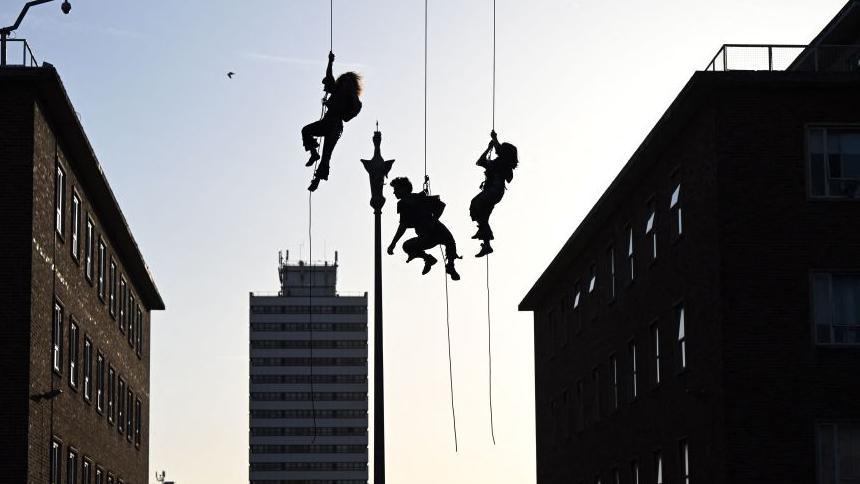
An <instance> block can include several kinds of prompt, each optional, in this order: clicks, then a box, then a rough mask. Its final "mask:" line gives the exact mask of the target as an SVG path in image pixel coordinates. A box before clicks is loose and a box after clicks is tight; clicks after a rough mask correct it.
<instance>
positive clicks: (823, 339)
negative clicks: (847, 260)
mask: <svg viewBox="0 0 860 484" xmlns="http://www.w3.org/2000/svg"><path fill="white" fill-rule="evenodd" d="M812 309H813V310H812V314H813V318H814V322H815V340H816V342H818V343H819V344H837V345H858V344H860V274H833V273H818V274H814V275H813V285H812Z"/></svg>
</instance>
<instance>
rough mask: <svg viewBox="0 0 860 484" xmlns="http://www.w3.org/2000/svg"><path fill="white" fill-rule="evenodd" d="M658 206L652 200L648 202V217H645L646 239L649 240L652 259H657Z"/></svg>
mask: <svg viewBox="0 0 860 484" xmlns="http://www.w3.org/2000/svg"><path fill="white" fill-rule="evenodd" d="M656 218H657V206H656V204H655V203H654V202H653V201H652V202H650V203H648V218H646V219H645V240H647V241H648V246H649V247H650V248H651V254H650V255H651V261H652V262H653V261H654V260H656V259H657V228H656V226H655V225H656Z"/></svg>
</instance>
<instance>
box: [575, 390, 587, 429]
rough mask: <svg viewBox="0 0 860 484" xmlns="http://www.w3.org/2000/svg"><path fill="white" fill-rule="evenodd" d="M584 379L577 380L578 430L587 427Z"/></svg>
mask: <svg viewBox="0 0 860 484" xmlns="http://www.w3.org/2000/svg"><path fill="white" fill-rule="evenodd" d="M583 386H584V385H583V383H582V380H577V382H576V430H577V431H582V430H583V429H584V428H585V397H584V395H583Z"/></svg>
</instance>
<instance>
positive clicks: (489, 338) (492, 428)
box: [485, 254, 496, 445]
mask: <svg viewBox="0 0 860 484" xmlns="http://www.w3.org/2000/svg"><path fill="white" fill-rule="evenodd" d="M485 257H486V262H487V356H488V361H489V382H490V437H492V439H493V445H496V426H495V424H494V423H493V325H492V320H491V319H490V255H489V254H487V255H486V256H485Z"/></svg>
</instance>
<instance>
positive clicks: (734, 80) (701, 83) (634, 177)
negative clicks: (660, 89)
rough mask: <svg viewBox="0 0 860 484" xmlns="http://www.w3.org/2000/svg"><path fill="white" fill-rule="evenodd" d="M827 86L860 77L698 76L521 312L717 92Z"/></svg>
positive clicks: (525, 300)
mask: <svg viewBox="0 0 860 484" xmlns="http://www.w3.org/2000/svg"><path fill="white" fill-rule="evenodd" d="M822 81H827V82H829V83H836V84H838V83H850V84H852V85H858V84H860V72H830V73H820V72H784V71H779V72H769V71H729V72H704V71H700V72H696V73H695V74H693V77H691V78H690V80H689V82H687V84H686V86H684V89H682V90H681V92H680V93H679V94H678V96H677V97H676V98H675V100H674V101H673V102H672V104H671V105H670V106H669V108H668V109H667V110H666V112H665V113H664V114H663V116H662V117H661V118H660V120H659V121H657V123H656V124H655V125H654V127H653V128H652V129H651V131H650V132H649V133H648V136H647V137H646V138H645V140H644V141H643V142H642V144H640V145H639V148H637V149H636V151H635V152H634V153H633V155H632V156H631V157H630V160H629V161H628V162H627V164H625V165H624V167H623V168H622V169H621V171H620V172H619V173H618V175H617V176H616V177H615V179H614V180H613V181H612V183H610V185H609V187H608V188H607V189H606V190H605V191H604V192H603V194H602V195H601V196H600V198H599V199H598V200H597V202H596V203H595V204H594V206H593V207H592V208H591V210H590V211H589V212H588V214H587V215H586V216H585V218H583V219H582V222H581V223H580V224H579V226H578V227H577V228H576V230H575V231H574V232H573V235H571V236H570V238H568V240H567V242H565V244H564V245H563V246H562V248H561V249H560V250H559V251H558V253H557V254H556V256H555V257H554V258H553V259H552V262H550V263H549V265H548V266H547V268H546V269H545V270H544V272H543V273H542V274H541V275H540V277H539V278H538V280H537V281H536V282H535V283H534V285H533V286H532V288H531V289H530V290H529V292H528V293H527V294H526V295H525V297H524V298H523V299H522V301H521V302H520V304H519V306H518V309H519V310H520V311H534V310H536V309H537V307H538V304H539V303H540V301H541V300H542V299H543V298H544V296H545V295H546V294H547V293H548V292H549V291H550V290H551V289H552V288H554V287H555V286H554V284H555V283H556V281H558V280H559V278H561V277H562V276H564V275H565V274H566V273H567V268H568V267H569V265H570V264H571V263H572V262H573V261H574V260H575V259H576V257H578V256H579V254H580V253H581V251H582V250H583V249H584V248H585V247H587V246H588V244H589V243H590V242H591V241H590V240H589V238H590V237H592V236H593V235H594V233H595V232H596V231H597V230H599V228H600V225H599V222H600V220H599V219H598V215H600V216H603V213H602V211H603V210H604V207H605V206H606V205H607V203H608V199H609V198H610V197H614V196H617V195H616V194H617V193H618V192H625V193H626V192H628V191H630V190H631V189H633V188H635V185H636V183H638V181H639V180H640V179H642V174H644V173H645V172H646V171H647V170H649V169H651V167H652V166H653V165H654V163H655V161H656V160H657V159H658V157H659V156H660V154H661V152H662V148H663V147H665V146H666V145H667V144H668V143H669V142H671V141H672V140H673V139H674V137H675V136H676V135H677V133H678V132H679V131H681V130H682V129H683V128H684V127H685V126H686V123H687V120H688V119H689V117H690V116H692V115H694V114H695V113H697V112H698V110H699V109H700V106H701V105H702V103H703V102H707V101H708V100H709V99H710V98H711V93H712V92H713V90H714V89H716V88H723V87H727V88H728V87H744V86H749V85H755V86H773V87H778V86H785V85H797V84H806V85H818V84H820V83H821V82H822Z"/></svg>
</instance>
